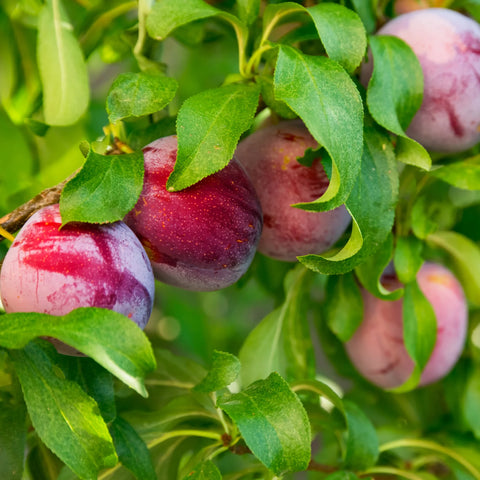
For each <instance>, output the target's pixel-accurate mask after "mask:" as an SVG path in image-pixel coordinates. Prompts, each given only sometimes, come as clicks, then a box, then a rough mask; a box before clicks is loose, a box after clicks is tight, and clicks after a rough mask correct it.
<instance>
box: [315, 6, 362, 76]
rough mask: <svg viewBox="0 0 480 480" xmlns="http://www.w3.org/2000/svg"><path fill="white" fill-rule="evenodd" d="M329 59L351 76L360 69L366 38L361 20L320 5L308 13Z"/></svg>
mask: <svg viewBox="0 0 480 480" xmlns="http://www.w3.org/2000/svg"><path fill="white" fill-rule="evenodd" d="M307 12H308V13H309V14H310V16H311V17H312V19H313V21H314V23H315V26H316V28H317V30H318V35H319V36H320V40H321V41H322V43H323V46H324V47H325V50H326V52H327V54H328V56H329V57H330V58H331V59H332V60H335V61H337V62H338V63H339V64H340V65H342V66H343V67H344V68H345V70H347V72H349V73H352V72H353V71H355V69H356V68H357V67H358V66H359V65H360V63H361V61H362V59H363V57H364V55H365V52H366V49H367V37H366V32H365V27H364V26H363V23H362V20H361V19H360V17H359V16H358V15H357V14H356V13H355V12H354V11H353V10H350V9H349V8H346V7H344V6H343V5H338V4H336V3H330V2H326V3H320V4H318V5H315V6H313V7H310V8H308V9H307Z"/></svg>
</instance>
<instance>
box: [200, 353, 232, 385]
mask: <svg viewBox="0 0 480 480" xmlns="http://www.w3.org/2000/svg"><path fill="white" fill-rule="evenodd" d="M239 373H240V361H239V359H238V358H237V357H236V356H235V355H232V354H231V353H226V352H219V351H218V350H215V351H214V352H213V362H212V368H211V369H210V370H209V371H208V373H207V376H206V377H205V378H204V379H203V380H202V381H201V382H200V383H199V384H198V385H196V386H195V390H197V391H198V392H206V393H208V392H216V391H218V390H222V389H223V388H226V387H228V385H230V384H231V383H232V382H234V381H235V380H236V378H237V377H238V374H239Z"/></svg>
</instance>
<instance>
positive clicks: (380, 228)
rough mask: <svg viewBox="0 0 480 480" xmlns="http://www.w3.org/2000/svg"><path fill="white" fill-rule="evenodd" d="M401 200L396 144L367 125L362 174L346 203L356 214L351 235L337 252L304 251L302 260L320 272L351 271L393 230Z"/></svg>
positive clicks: (350, 210)
mask: <svg viewBox="0 0 480 480" xmlns="http://www.w3.org/2000/svg"><path fill="white" fill-rule="evenodd" d="M397 201H398V174H397V169H396V161H395V156H394V154H393V151H392V146H391V144H390V142H389V140H388V137H386V136H385V134H383V133H381V132H380V131H378V130H375V129H374V128H373V127H366V129H365V148H364V150H363V157H362V165H361V170H360V176H359V177H358V179H357V182H356V184H355V187H354V189H353V190H352V192H351V194H350V197H349V198H348V200H347V202H346V204H345V205H346V207H347V209H348V210H349V212H350V214H351V216H352V218H353V223H352V234H351V236H350V239H349V241H348V242H347V244H346V245H345V246H344V247H343V248H342V249H341V250H340V251H339V252H338V253H336V254H335V255H333V256H328V257H327V256H321V255H304V256H302V257H299V260H300V262H301V263H303V264H304V265H305V266H306V267H308V268H310V269H312V270H314V271H316V272H319V273H325V274H341V273H347V272H349V271H351V270H352V269H353V268H354V267H356V266H357V265H359V264H360V263H361V262H362V261H363V260H364V259H365V258H366V257H368V256H370V255H372V254H373V253H374V252H375V251H376V250H377V249H378V248H379V247H380V246H381V245H382V244H383V242H384V241H385V239H386V238H387V236H388V235H389V234H390V232H391V230H392V226H393V220H394V217H395V207H396V204H397ZM372 212H375V215H372Z"/></svg>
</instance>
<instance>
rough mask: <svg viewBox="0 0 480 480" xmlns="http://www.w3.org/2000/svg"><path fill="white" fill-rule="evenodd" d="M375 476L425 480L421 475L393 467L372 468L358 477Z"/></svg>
mask: <svg viewBox="0 0 480 480" xmlns="http://www.w3.org/2000/svg"><path fill="white" fill-rule="evenodd" d="M375 474H380V475H395V476H396V477H403V478H408V479H409V480H423V477H422V476H421V475H417V474H416V473H413V472H407V471H405V470H401V469H399V468H393V467H372V468H369V469H368V470H365V471H363V472H361V473H359V474H358V476H359V477H367V476H370V475H375Z"/></svg>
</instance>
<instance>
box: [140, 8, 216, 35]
mask: <svg viewBox="0 0 480 480" xmlns="http://www.w3.org/2000/svg"><path fill="white" fill-rule="evenodd" d="M219 13H221V10H218V9H217V8H215V7H212V6H211V5H209V4H208V3H206V2H204V1H203V0H176V1H175V3H172V2H170V1H169V0H157V1H156V2H155V3H154V4H153V6H152V9H151V10H150V13H149V14H148V16H147V31H148V33H149V35H150V36H152V37H153V38H156V39H157V40H163V39H164V38H166V37H167V36H168V35H169V34H170V33H171V32H172V31H173V30H175V29H176V28H178V27H180V26H182V25H185V24H187V23H190V22H193V21H195V20H200V19H202V18H208V17H213V16H215V15H218V14H219Z"/></svg>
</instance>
